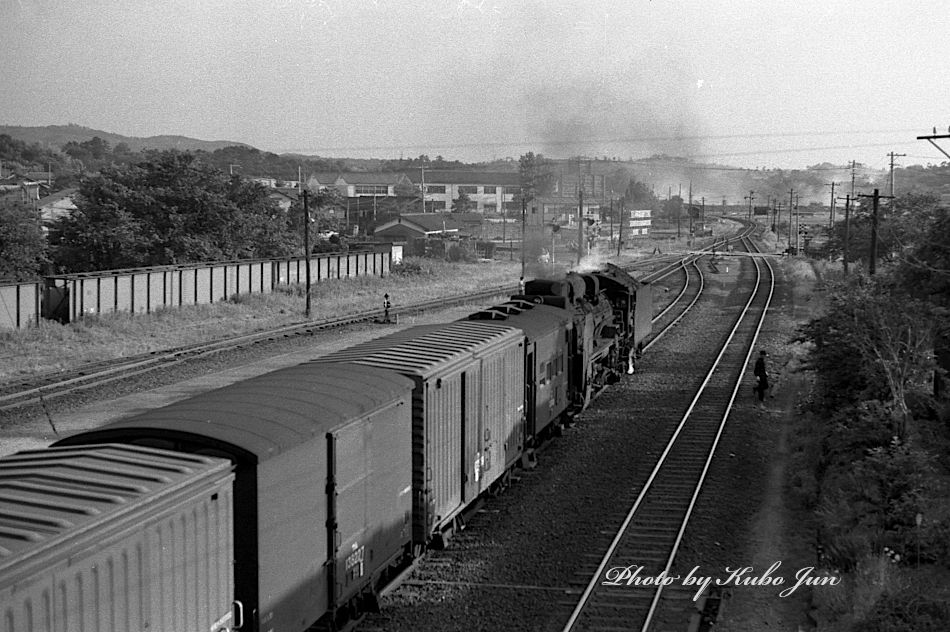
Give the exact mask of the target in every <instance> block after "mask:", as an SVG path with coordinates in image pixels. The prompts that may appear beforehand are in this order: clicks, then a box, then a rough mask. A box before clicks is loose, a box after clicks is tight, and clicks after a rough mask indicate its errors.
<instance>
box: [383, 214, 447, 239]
mask: <svg viewBox="0 0 950 632" xmlns="http://www.w3.org/2000/svg"><path fill="white" fill-rule="evenodd" d="M461 230H462V223H461V222H460V221H459V220H458V219H457V218H456V217H455V215H452V214H450V213H406V214H403V215H400V216H398V217H397V218H396V219H394V220H391V221H388V222H386V223H385V224H382V225H380V226H378V227H377V228H376V230H375V231H374V232H373V236H374V237H375V238H376V239H378V240H382V241H394V242H406V241H409V240H411V239H424V238H426V237H440V236H450V235H456V236H457V235H459V234H460V232H461Z"/></svg>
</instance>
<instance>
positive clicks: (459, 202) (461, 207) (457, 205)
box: [452, 192, 472, 213]
mask: <svg viewBox="0 0 950 632" xmlns="http://www.w3.org/2000/svg"><path fill="white" fill-rule="evenodd" d="M471 208H472V200H471V198H469V197H468V194H467V193H461V192H460V193H459V196H458V197H457V198H455V199H454V200H452V212H453V213H466V212H468V211H469V210H470V209H471Z"/></svg>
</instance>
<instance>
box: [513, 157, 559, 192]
mask: <svg viewBox="0 0 950 632" xmlns="http://www.w3.org/2000/svg"><path fill="white" fill-rule="evenodd" d="M518 173H519V175H520V177H521V194H522V196H523V199H525V200H533V199H534V198H536V197H538V196H541V195H548V194H549V193H550V192H551V190H552V189H553V187H554V174H553V173H552V172H551V163H550V161H548V160H546V159H545V158H544V156H542V155H541V154H537V155H535V153H534V152H530V151H529V152H528V153H526V154H524V155H523V156H521V158H520V159H519V160H518Z"/></svg>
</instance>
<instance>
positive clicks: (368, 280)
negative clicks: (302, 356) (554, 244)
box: [0, 259, 520, 380]
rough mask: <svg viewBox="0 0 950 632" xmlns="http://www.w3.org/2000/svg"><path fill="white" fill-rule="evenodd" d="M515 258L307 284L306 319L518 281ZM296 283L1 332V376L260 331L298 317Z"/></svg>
mask: <svg viewBox="0 0 950 632" xmlns="http://www.w3.org/2000/svg"><path fill="white" fill-rule="evenodd" d="M519 274H520V264H519V263H518V262H508V261H496V262H482V263H448V262H444V261H435V260H428V259H427V260H421V259H415V260H413V259H408V260H407V261H406V264H405V265H403V266H400V267H399V268H397V269H396V270H394V274H392V275H390V276H387V277H385V278H380V277H360V278H356V279H343V280H331V281H324V282H321V283H319V284H314V285H313V286H312V288H311V296H312V318H313V319H314V320H322V319H328V318H336V317H341V316H345V315H347V314H352V313H355V312H360V311H366V310H371V309H380V310H382V303H383V295H384V294H387V293H388V294H389V297H390V300H391V301H392V305H393V307H392V309H393V311H394V312H397V313H398V311H399V306H400V305H402V304H406V303H410V302H416V301H424V300H428V299H435V298H439V297H441V296H445V295H449V294H460V293H466V292H478V291H481V290H485V289H488V288H491V287H496V286H500V285H514V284H516V283H517V282H518V276H519ZM304 320H305V319H304V298H303V290H302V286H294V287H287V288H281V289H280V290H279V291H276V292H273V293H271V294H251V295H241V296H236V297H234V298H232V299H231V300H229V301H226V302H221V303H215V304H213V305H194V306H187V307H182V308H175V309H163V310H159V311H157V312H154V313H151V314H136V315H131V314H128V313H121V312H120V313H115V314H104V315H100V316H92V317H87V318H85V319H83V320H82V321H81V322H76V323H70V324H68V325H61V324H59V323H55V322H50V321H41V323H40V326H39V327H35V328H30V329H24V330H19V331H4V332H0V380H9V379H13V378H16V377H20V376H28V375H32V374H36V373H44V372H48V371H57V370H65V369H70V368H74V367H77V366H81V365H83V364H87V363H90V362H96V361H100V360H108V359H113V358H121V357H128V356H134V355H138V354H142V353H148V352H152V351H160V350H163V349H170V348H173V347H178V346H181V345H186V344H191V343H198V342H205V341H210V340H215V339H220V338H225V337H229V336H235V335H240V334H245V333H252V332H255V331H262V330H265V329H271V328H274V327H279V326H281V325H289V324H293V323H298V322H302V321H304Z"/></svg>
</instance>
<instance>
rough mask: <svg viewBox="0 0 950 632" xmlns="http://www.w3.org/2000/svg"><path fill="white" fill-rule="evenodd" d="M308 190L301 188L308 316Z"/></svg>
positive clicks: (308, 314)
mask: <svg viewBox="0 0 950 632" xmlns="http://www.w3.org/2000/svg"><path fill="white" fill-rule="evenodd" d="M309 193H310V192H309V191H307V190H306V189H304V190H303V251H304V252H303V256H304V266H305V270H306V274H305V279H306V284H307V291H306V296H307V300H306V311H305V313H306V315H307V318H310V206H309V205H308V200H309V197H310V196H309Z"/></svg>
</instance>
